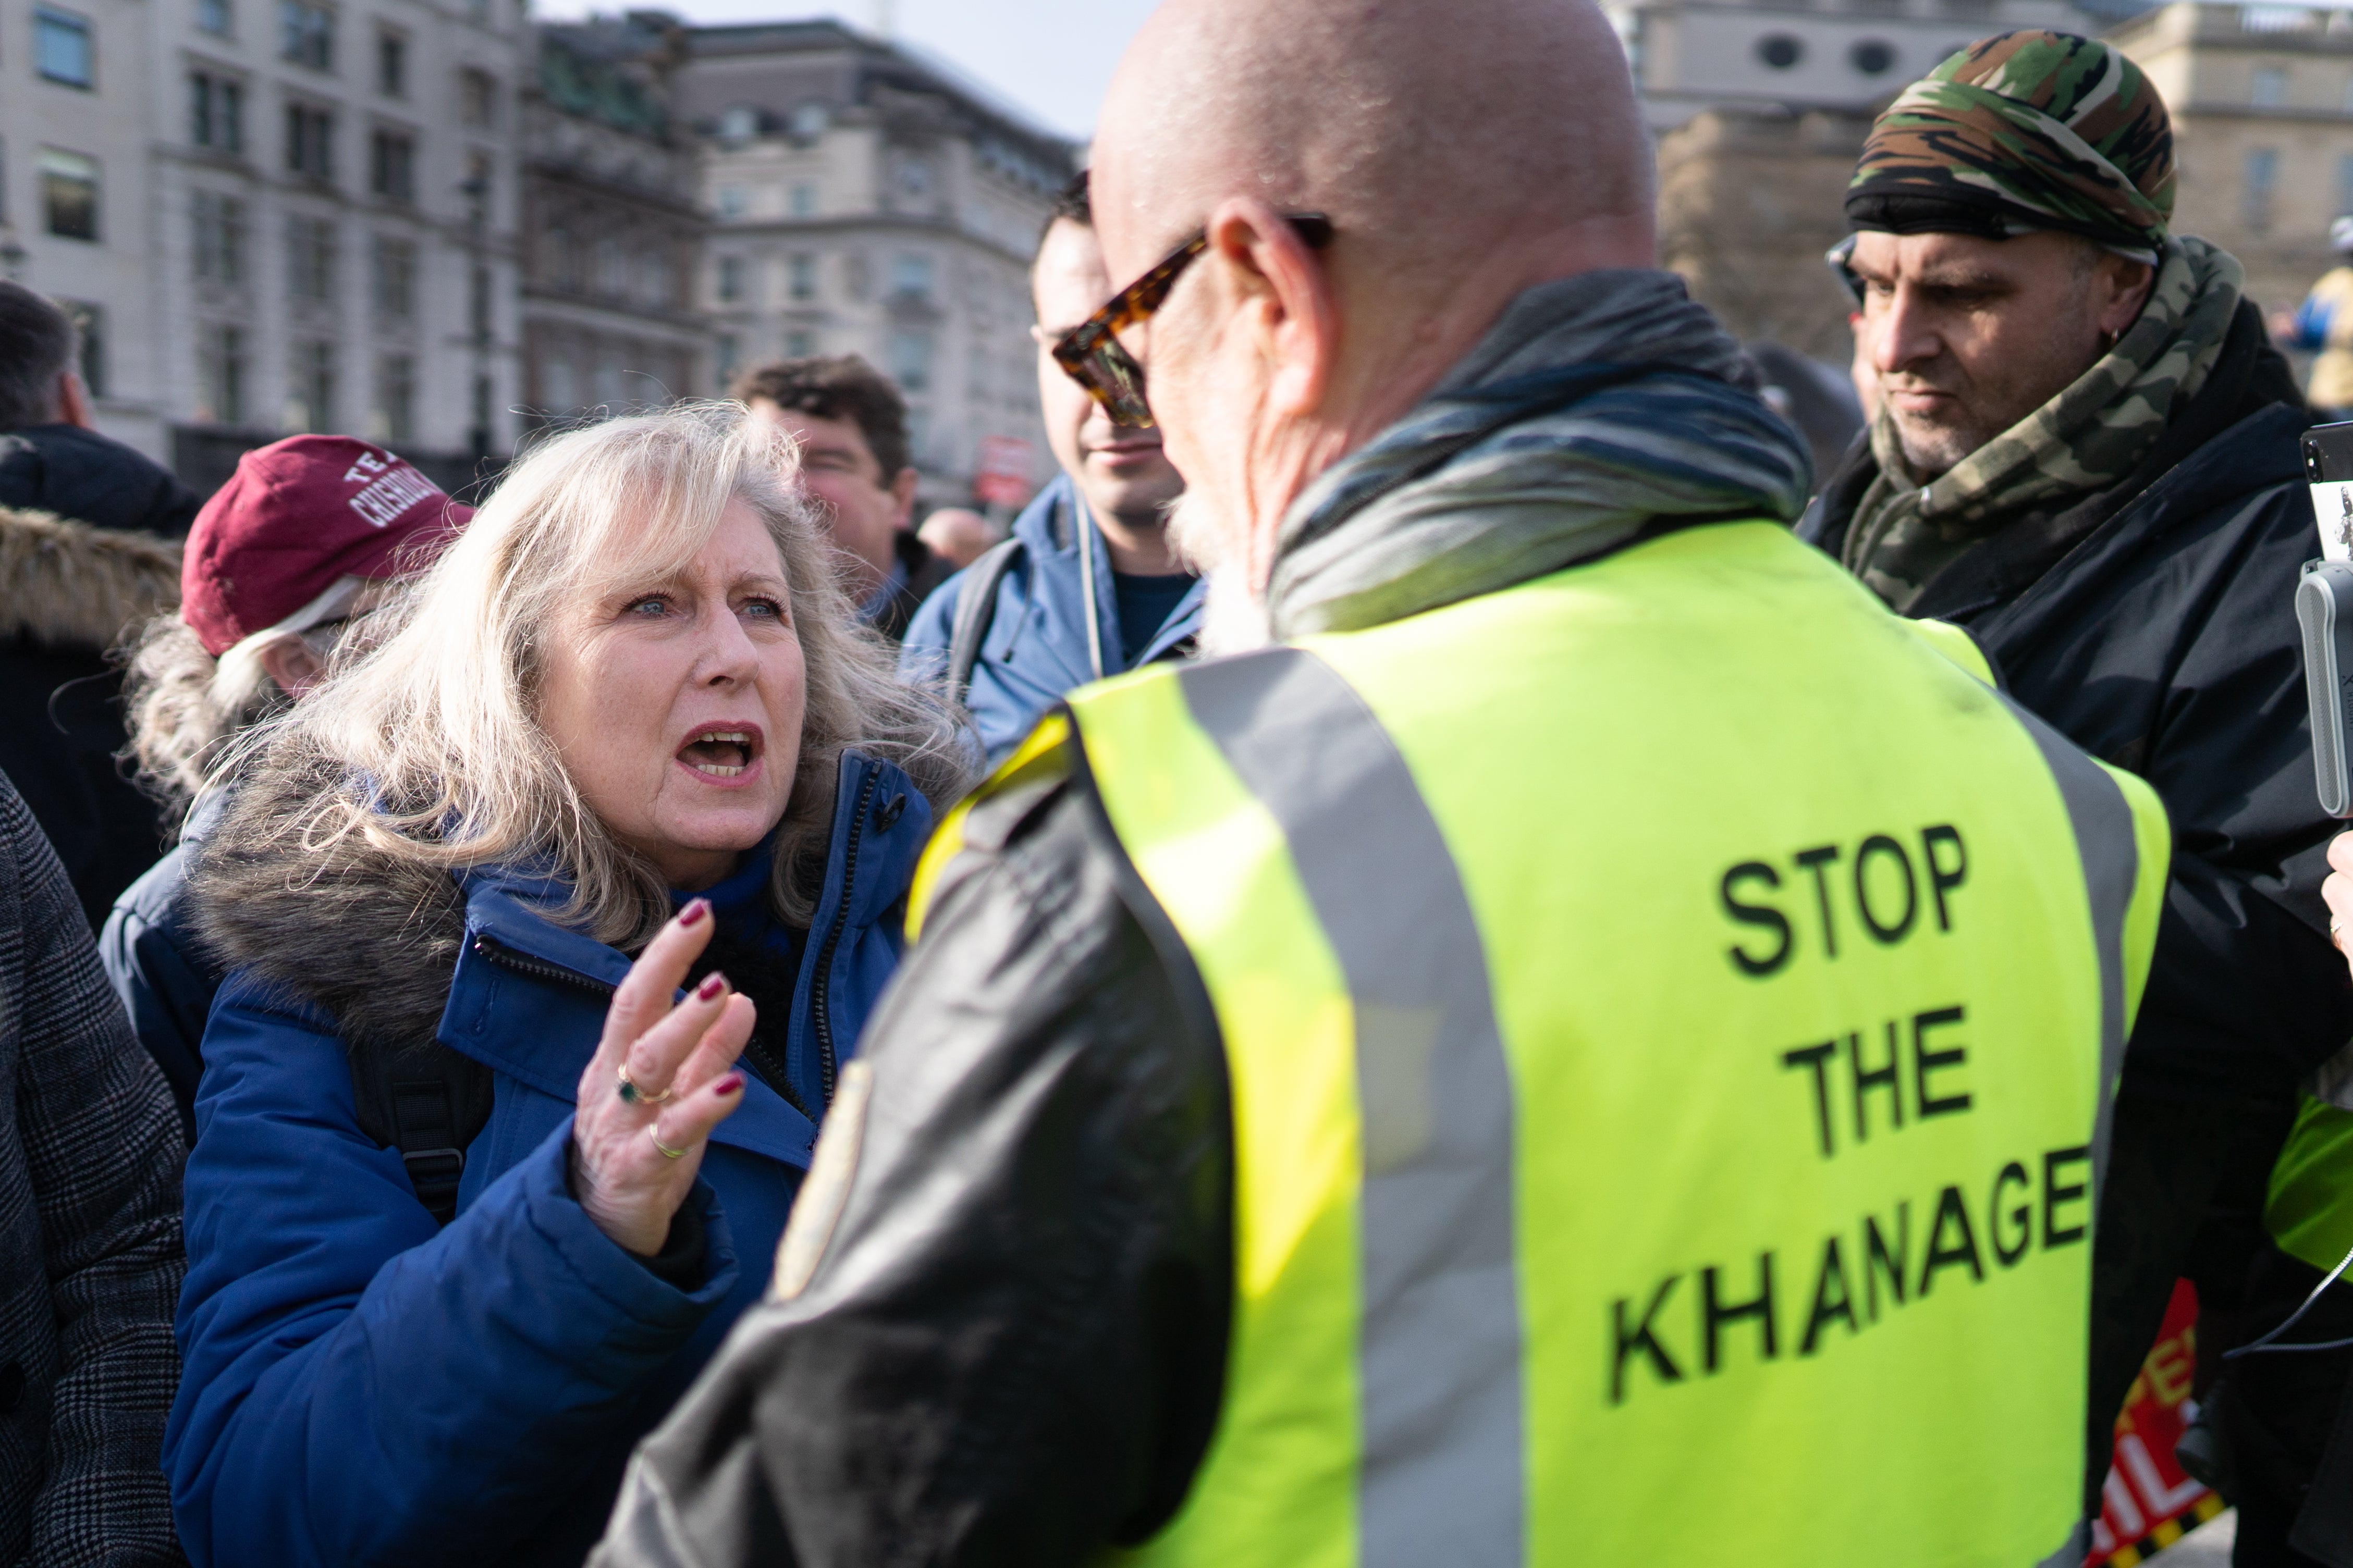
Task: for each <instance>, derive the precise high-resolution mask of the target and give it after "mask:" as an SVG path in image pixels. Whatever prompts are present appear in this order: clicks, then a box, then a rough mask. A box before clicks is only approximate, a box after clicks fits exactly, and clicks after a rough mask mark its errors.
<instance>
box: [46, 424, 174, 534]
mask: <svg viewBox="0 0 2353 1568" xmlns="http://www.w3.org/2000/svg"><path fill="white" fill-rule="evenodd" d="M203 505H204V498H203V497H202V496H200V495H198V494H196V492H195V491H194V490H192V489H189V488H188V487H187V486H185V485H184V484H182V483H181V482H180V481H179V480H178V479H174V478H173V477H172V476H171V474H170V473H168V472H167V471H165V470H164V469H163V468H157V467H156V466H155V465H154V464H153V463H152V462H150V461H148V460H147V459H146V458H142V457H141V456H140V455H139V454H138V453H136V452H134V451H132V449H131V448H130V447H126V446H124V445H123V444H122V443H121V442H120V441H115V440H111V439H109V438H108V437H104V436H101V435H100V434H99V433H98V432H97V431H95V430H85V429H83V428H82V427H81V426H79V425H28V426H26V427H25V428H23V429H21V430H11V431H8V432H7V433H6V434H5V435H0V506H6V507H25V508H30V509H31V510H36V511H47V512H54V513H56V514H57V515H58V516H59V517H70V518H73V519H75V520H76V521H80V522H87V523H89V524H90V525H91V526H93V527H96V528H118V529H135V530H137V531H140V532H142V533H155V534H161V535H162V536H163V537H164V538H166V539H180V538H185V536H186V534H187V531H188V525H189V524H191V523H193V522H195V521H196V511H197V509H198V508H200V507H202V506H203Z"/></svg>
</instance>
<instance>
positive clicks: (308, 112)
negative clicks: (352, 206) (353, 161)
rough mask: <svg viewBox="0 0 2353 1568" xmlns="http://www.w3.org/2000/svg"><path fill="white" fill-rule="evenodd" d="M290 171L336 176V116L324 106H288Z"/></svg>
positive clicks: (325, 177)
mask: <svg viewBox="0 0 2353 1568" xmlns="http://www.w3.org/2000/svg"><path fill="white" fill-rule="evenodd" d="M286 172H287V173H288V174H307V175H309V176H310V177H311V179H314V180H332V179H333V178H334V177H335V117H334V116H333V115H332V113H330V112H328V111H327V110H323V109H312V108H310V107H309V106H308V105H305V104H300V103H290V104H288V105H287V106H286Z"/></svg>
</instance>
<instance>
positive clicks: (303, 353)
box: [286, 338, 335, 432]
mask: <svg viewBox="0 0 2353 1568" xmlns="http://www.w3.org/2000/svg"><path fill="white" fill-rule="evenodd" d="M334 423H335V345H334V344H333V343H332V342H330V341H328V340H327V339H324V338H310V339H305V340H304V341H302V342H298V343H296V344H295V345H294V362H293V363H292V365H291V366H290V374H289V375H288V376H287V378H286V426H287V428H289V429H290V430H308V431H312V432H318V431H323V430H329V429H332V428H333V427H334Z"/></svg>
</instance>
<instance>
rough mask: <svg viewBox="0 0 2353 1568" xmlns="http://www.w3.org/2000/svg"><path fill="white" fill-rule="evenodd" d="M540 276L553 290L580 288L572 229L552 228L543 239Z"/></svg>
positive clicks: (541, 242)
mask: <svg viewBox="0 0 2353 1568" xmlns="http://www.w3.org/2000/svg"><path fill="white" fill-rule="evenodd" d="M539 276H540V279H541V280H542V281H543V282H544V283H546V284H547V286H548V287H549V288H551V289H576V288H578V287H579V286H580V280H579V279H578V277H577V276H576V274H575V262H574V259H573V252H572V231H571V230H570V229H567V228H551V229H549V230H547V231H546V233H545V235H544V236H543V237H542V238H541V240H540V249H539Z"/></svg>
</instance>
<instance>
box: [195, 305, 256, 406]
mask: <svg viewBox="0 0 2353 1568" xmlns="http://www.w3.org/2000/svg"><path fill="white" fill-rule="evenodd" d="M196 381H197V387H196V417H197V418H199V419H202V420H204V421H206V423H208V424H213V425H242V424H243V423H245V417H246V414H245V382H246V343H245V329H244V328H243V327H231V326H216V327H206V328H203V329H201V331H199V332H198V334H197V337H196Z"/></svg>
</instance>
